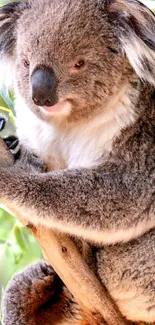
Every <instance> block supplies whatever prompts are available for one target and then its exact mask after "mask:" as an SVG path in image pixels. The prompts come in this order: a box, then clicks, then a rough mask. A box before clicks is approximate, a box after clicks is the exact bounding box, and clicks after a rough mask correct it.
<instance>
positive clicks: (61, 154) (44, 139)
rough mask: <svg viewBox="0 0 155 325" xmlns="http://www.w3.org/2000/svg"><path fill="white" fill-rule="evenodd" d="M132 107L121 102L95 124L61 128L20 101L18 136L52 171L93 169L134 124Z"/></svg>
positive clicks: (96, 119) (101, 115)
mask: <svg viewBox="0 0 155 325" xmlns="http://www.w3.org/2000/svg"><path fill="white" fill-rule="evenodd" d="M125 104H126V105H125ZM127 104H128V105H127ZM129 104H130V103H129V101H128V102H126V103H124V101H123V102H119V106H118V107H116V108H115V110H113V109H112V110H111V111H109V110H106V111H105V110H104V111H103V113H100V114H99V115H98V116H96V117H95V118H94V119H92V120H91V121H86V122H85V123H78V124H76V125H74V126H72V127H64V128H63V127H61V128H60V127H59V128H58V127H56V126H55V125H54V124H53V125H51V124H47V123H46V122H44V121H41V120H40V119H38V118H37V117H36V116H35V115H34V114H33V113H32V112H31V111H30V110H29V108H28V107H27V106H26V105H25V104H23V103H21V100H17V102H16V109H17V135H18V136H19V138H20V140H21V142H22V143H23V144H25V145H26V146H28V147H30V148H31V149H32V150H34V152H35V153H36V154H37V155H38V156H39V157H41V158H42V159H43V160H44V161H45V162H46V164H47V165H48V169H49V170H51V169H63V168H79V167H86V168H90V167H93V166H96V165H97V164H99V162H100V161H101V159H102V160H104V158H107V156H108V154H109V152H110V151H111V150H112V143H113V141H114V139H115V138H116V137H117V136H118V135H119V134H120V132H121V129H122V128H123V127H125V126H127V125H129V124H130V123H131V122H133V121H134V113H133V111H132V110H131V109H130V110H129ZM21 107H22V109H21Z"/></svg>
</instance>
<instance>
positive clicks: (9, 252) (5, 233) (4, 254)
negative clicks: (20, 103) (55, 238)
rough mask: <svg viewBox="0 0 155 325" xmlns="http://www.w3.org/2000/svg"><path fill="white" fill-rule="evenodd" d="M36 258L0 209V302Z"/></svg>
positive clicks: (0, 105) (29, 240) (1, 98)
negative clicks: (13, 279) (16, 276)
mask: <svg viewBox="0 0 155 325" xmlns="http://www.w3.org/2000/svg"><path fill="white" fill-rule="evenodd" d="M7 2H12V1H6V0H0V6H2V5H4V4H5V3H7ZM142 2H143V3H145V4H146V5H148V7H150V8H151V9H152V10H155V0H152V1H149V0H142ZM4 108H7V109H9V110H10V111H11V112H13V113H14V100H13V94H12V93H10V92H9V91H7V90H6V89H1V90H0V115H4V116H8V112H9V111H6V109H4ZM7 128H8V130H7V129H6V131H7V132H8V133H11V132H12V116H11V117H10V116H9V117H8V124H7ZM0 135H1V134H0ZM38 258H41V251H40V248H39V246H38V244H37V242H36V241H35V239H34V238H33V236H31V235H30V234H29V232H28V230H27V229H25V228H24V227H23V226H22V225H21V224H20V223H19V221H17V219H16V218H15V217H14V216H12V215H10V214H9V213H8V212H6V211H4V210H3V209H2V208H1V207H0V300H1V297H2V293H3V291H4V288H5V286H6V285H7V283H8V281H9V279H10V278H11V277H12V275H13V274H14V273H15V272H17V271H19V270H21V269H23V268H24V266H26V265H27V264H29V263H31V262H32V261H34V260H35V259H38ZM0 324H1V321H0Z"/></svg>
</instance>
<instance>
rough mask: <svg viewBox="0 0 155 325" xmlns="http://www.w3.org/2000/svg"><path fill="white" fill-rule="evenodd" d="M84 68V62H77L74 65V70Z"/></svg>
mask: <svg viewBox="0 0 155 325" xmlns="http://www.w3.org/2000/svg"><path fill="white" fill-rule="evenodd" d="M84 66H85V61H84V60H82V59H81V60H79V61H78V62H76V63H75V65H74V68H75V69H81V68H83V67H84Z"/></svg>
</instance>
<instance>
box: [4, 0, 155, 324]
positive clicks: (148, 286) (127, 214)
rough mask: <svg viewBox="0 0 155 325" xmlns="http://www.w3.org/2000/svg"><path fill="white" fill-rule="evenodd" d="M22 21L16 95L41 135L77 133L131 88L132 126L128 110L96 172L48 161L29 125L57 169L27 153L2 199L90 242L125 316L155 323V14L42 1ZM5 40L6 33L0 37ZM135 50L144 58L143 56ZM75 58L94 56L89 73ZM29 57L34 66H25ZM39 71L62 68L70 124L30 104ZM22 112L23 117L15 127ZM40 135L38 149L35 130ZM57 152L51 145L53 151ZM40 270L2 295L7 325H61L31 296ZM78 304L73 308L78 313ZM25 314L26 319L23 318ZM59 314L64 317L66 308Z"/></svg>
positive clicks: (7, 179) (113, 4)
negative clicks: (76, 66) (73, 68)
mask: <svg viewBox="0 0 155 325" xmlns="http://www.w3.org/2000/svg"><path fill="white" fill-rule="evenodd" d="M43 8H44V9H43ZM16 10H17V7H15V12H16ZM18 10H19V8H18ZM1 11H2V13H3V8H2V9H1ZM38 17H39V19H38ZM34 22H35V23H34ZM10 24H12V21H10ZM16 24H17V25H16ZM16 24H14V26H15V31H16V33H15V31H14V35H16V41H15V42H14V43H13V48H12V51H13V52H14V53H16V54H17V58H16V62H15V68H16V91H17V97H18V96H20V97H22V99H23V105H25V104H24V103H26V105H27V106H26V107H27V110H28V111H30V112H31V114H32V115H30V116H31V117H32V119H33V118H34V116H36V121H37V123H38V124H37V125H39V123H42V124H41V125H42V129H41V132H42V130H43V129H44V128H48V127H49V126H51V125H54V127H55V129H56V130H64V129H65V128H67V127H68V129H67V130H70V128H71V126H75V127H76V124H77V123H79V121H81V122H82V123H84V122H85V121H87V120H88V121H89V120H90V119H92V118H93V117H94V116H95V115H96V114H98V113H101V112H103V111H104V109H105V107H107V106H106V105H107V102H109V101H110V100H111V98H116V97H117V96H118V94H119V92H120V89H121V88H120V87H121V86H122V87H123V85H124V84H127V92H126V94H128V100H129V101H130V103H131V105H130V108H132V110H133V112H134V118H133V120H131V121H130V111H129V112H128V110H127V113H126V114H127V116H128V114H129V116H128V119H129V121H130V123H128V124H127V125H125V126H124V124H123V127H122V129H121V132H120V134H119V135H117V134H116V136H115V138H114V141H113V143H112V149H111V150H110V151H109V152H107V151H105V150H104V149H103V152H102V154H101V156H100V159H99V160H98V163H97V164H96V163H95V164H94V166H92V167H90V168H87V167H85V166H82V167H79V168H78V167H76V168H73V167H72V168H70V166H69V165H67V162H66V161H65V163H64V164H62V166H63V167H61V168H56V167H57V166H56V165H54V161H55V160H54V159H56V157H55V156H54V154H53V157H52V158H50V162H49V159H48V157H46V156H44V155H43V152H44V147H46V145H47V142H50V137H47V139H46V138H45V140H44V141H43V143H42V144H41V145H40V146H41V148H40V146H38V147H39V149H38V147H35V146H34V142H33V141H34V139H33V138H32V139H31V137H30V138H29V131H32V130H31V129H29V126H28V129H27V134H26V135H25V134H24V137H23V134H22V135H21V136H20V132H19V130H17V131H18V134H19V136H20V140H21V143H22V144H23V145H25V146H26V147H27V148H29V149H30V150H31V151H32V152H33V151H34V153H35V154H38V155H39V157H40V158H42V159H43V160H44V162H45V164H46V165H47V168H48V170H49V171H48V172H47V173H45V172H44V167H43V164H42V163H39V162H37V164H36V163H35V162H34V160H35V158H34V159H30V158H29V159H25V156H24V152H25V149H23V153H22V152H21V156H20V159H18V160H17V161H16V163H15V165H14V166H13V167H10V168H8V169H4V168H1V169H0V202H2V203H5V204H6V205H7V204H11V205H12V206H13V207H16V208H18V209H21V211H22V212H23V213H24V214H25V216H26V218H27V219H28V221H30V222H32V220H33V223H34V224H38V223H42V224H44V225H46V226H48V227H53V228H54V229H58V230H61V231H64V232H67V233H69V234H70V235H73V236H75V237H78V238H80V239H81V238H82V239H84V240H85V241H88V242H89V243H90V245H91V248H92V252H93V256H94V261H93V263H95V265H96V273H97V275H98V277H99V278H100V280H101V281H102V283H103V285H105V286H106V287H107V289H108V290H109V292H110V294H111V296H112V297H113V299H114V300H115V301H116V303H117V305H118V307H119V308H120V310H121V312H122V313H123V314H124V316H126V317H127V318H128V319H129V320H132V321H151V322H152V321H155V307H154V306H155V267H154V265H155V250H154V239H155V230H154V229H155V92H154V65H155V52H154V51H155V38H154V29H155V19H154V16H153V14H152V13H151V12H150V11H149V10H148V9H147V8H146V7H144V6H142V5H141V4H139V3H138V2H137V1H128V0H116V1H108V2H107V1H100V0H99V1H98V0H95V1H94V0H85V1H78V2H77V1H74V0H72V1H69V0H68V1H63V0H61V1H59V2H57V1H56V0H53V1H52V2H51V1H49V0H46V1H44V2H43V1H39V0H35V1H25V2H24V3H23V4H22V5H21V6H20V15H19V17H18V19H16ZM16 26H17V27H18V28H17V29H16ZM1 28H2V27H1ZM62 31H63V32H62ZM98 36H99V37H98ZM3 37H4V34H3V33H2V35H1V36H0V41H1V39H2V40H3ZM125 37H126V38H125ZM124 40H126V42H127V43H124V42H125V41H124ZM134 41H135V43H134ZM3 43H4V42H3ZM135 44H138V45H137V46H138V48H140V50H141V53H142V54H143V56H139V54H138V52H136V47H134V46H135ZM129 48H130V50H131V54H132V52H133V53H137V54H136V55H137V56H136V60H135V61H134V62H133V60H132V58H133V57H132V55H130V53H129V52H128V51H127V49H129ZM6 50H7V47H6ZM85 51H86V52H85ZM124 52H125V53H126V55H125V53H124ZM3 53H5V51H4V50H3ZM86 53H87V54H86ZM77 55H81V56H82V57H83V56H84V57H85V56H86V57H87V67H86V69H85V70H83V72H81V73H76V74H75V73H74V74H73V73H70V70H69V69H70V65H71V64H72V62H73V59H74V58H75V57H76V56H77ZM25 56H26V59H28V61H29V62H30V67H29V68H28V67H24V66H23V59H24V58H25ZM40 66H44V67H46V69H49V68H50V69H51V68H53V69H55V72H56V77H57V87H56V89H55V92H56V93H54V95H55V97H56V98H58V100H60V99H61V98H66V96H67V95H68V94H69V95H70V94H71V95H72V97H71V98H72V110H71V113H70V114H69V116H66V117H64V119H63V120H62V119H60V120H59V119H56V118H55V117H51V116H50V115H48V114H45V113H44V112H43V111H42V110H41V109H40V108H39V107H38V106H36V105H35V104H34V103H33V101H32V98H31V91H30V90H31V75H32V74H33V71H34V70H35V69H36V68H37V67H40ZM133 70H135V72H134V71H133ZM143 79H144V80H145V83H144V82H143V81H142V80H143ZM69 95H68V96H69ZM121 103H124V98H123V97H122V99H121ZM123 105H124V104H123ZM126 108H127V109H128V107H127V106H126ZM23 109H24V108H23ZM21 110H22V107H21ZM19 116H20V112H19V111H17V121H18V119H19ZM121 117H122V116H121ZM40 121H41V122H40ZM30 122H31V121H30ZM82 127H83V124H82ZM82 127H81V129H80V131H79V132H81V133H82V132H83V129H82ZM18 128H19V126H18ZM30 128H31V125H30ZM34 134H35V140H36V142H35V143H38V141H39V139H38V138H37V133H34ZM60 135H61V133H60ZM39 136H40V133H38V137H39ZM51 137H52V135H51ZM69 140H70V138H69ZM90 140H91V139H90ZM60 144H61V142H60ZM87 145H89V143H88V144H87ZM42 146H43V147H42ZM58 149H59V148H58ZM86 149H87V148H86ZM86 149H85V150H86ZM54 150H55V149H54V147H53V148H52V147H50V146H49V151H48V154H49V153H51V152H54ZM30 156H31V155H30ZM30 156H29V155H28V157H30ZM22 157H23V158H22ZM50 157H51V156H50ZM61 158H62V157H61ZM82 158H83V157H81V160H82ZM52 163H53V166H54V167H53V168H52V167H51V165H52ZM50 164H51V165H50ZM49 165H50V167H49ZM60 165H61V164H60ZM38 166H39V167H38ZM47 268H48V267H47ZM32 270H34V272H35V276H36V278H37V277H39V278H43V279H44V275H43V274H41V276H40V265H39V264H38V266H37V265H35V267H34V266H32V268H31V266H30V268H28V269H27V270H26V271H23V273H21V274H20V275H17V276H15V279H13V280H12V281H11V283H10V285H9V287H8V290H7V291H6V296H5V299H4V325H13V324H15V322H16V324H23V325H25V324H28V325H32V324H33V325H34V324H42V322H43V321H44V320H46V324H49V325H50V324H54V323H55V318H53V316H52V315H53V312H52V307H51V305H50V307H51V314H50V316H49V309H48V311H47V309H46V308H44V307H42V308H41V310H40V305H39V303H38V297H37V295H36V298H35V299H36V300H35V301H36V305H35V302H34V300H33V298H32V301H31V297H32V292H33V290H32V292H31V288H33V281H32V282H31V280H30V282H29V281H27V279H28V278H29V277H30V278H31V279H32V278H33V277H35V276H34V274H33V276H32V275H31V272H32ZM32 273H33V272H32ZM18 279H19V280H18ZM20 279H22V281H21V280H20ZM59 281H60V280H58V282H59ZM21 282H23V284H24V283H26V290H27V291H26V292H27V293H26V294H25V296H22V285H21ZM10 288H11V289H10ZM15 288H16V289H17V292H18V294H17V297H16V292H15V294H14V290H15ZM42 290H43V292H44V288H42ZM20 291H21V297H19V296H20V295H19V292H20ZM12 296H14V301H12V298H10V297H12ZM43 296H44V294H43ZM66 299H67V301H70V296H69V293H67V298H66V296H65V295H61V299H60V300H61V302H62V305H63V302H64V301H66ZM10 301H11V304H10ZM27 301H28V302H27ZM50 302H51V301H50ZM43 303H44V298H43ZM54 303H55V300H54V302H53V304H54ZM27 304H28V307H29V304H30V305H32V306H36V310H37V312H38V315H39V316H38V317H40V318H39V320H38V319H37V320H36V319H35V320H34V312H33V313H32V318H31V317H29V314H28V310H29V308H27ZM73 305H74V304H73ZM73 305H72V304H71V305H70V304H69V306H70V309H69V310H70V313H72V308H73ZM74 307H75V306H74ZM31 308H32V307H31ZM57 308H58V307H57ZM73 309H74V308H73ZM77 309H78V307H77ZM134 309H135V310H134ZM21 310H24V311H23V313H19V311H20V312H21ZM36 310H35V312H36ZM25 312H26V313H25ZM60 313H61V314H62V315H63V313H62V310H61V312H60ZM78 313H79V315H80V310H78ZM47 315H48V316H47ZM67 315H70V314H67ZM73 315H74V313H73ZM74 316H75V315H74ZM74 316H73V323H74V324H75V320H76V321H77V319H76V317H74ZM26 317H28V318H26ZM47 318H48V320H47ZM15 319H16V321H15ZM62 319H63V316H62ZM79 319H80V316H79ZM39 321H40V323H39ZM59 323H60V324H61V321H59ZM77 324H80V321H79V323H78V322H77Z"/></svg>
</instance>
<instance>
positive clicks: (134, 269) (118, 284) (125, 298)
mask: <svg viewBox="0 0 155 325" xmlns="http://www.w3.org/2000/svg"><path fill="white" fill-rule="evenodd" d="M96 260H97V270H98V275H99V277H100V279H101V281H102V282H103V283H104V285H105V286H106V287H107V289H108V291H109V292H110V294H111V296H112V297H113V298H114V300H115V301H116V302H117V305H118V307H119V308H120V310H121V312H122V313H123V315H126V317H127V318H128V319H130V320H132V319H133V320H134V321H136V319H137V321H138V320H139V319H143V320H144V321H146V322H149V321H150V322H153V321H154V319H155V229H152V230H151V231H149V232H148V233H146V234H145V235H143V236H142V237H140V238H138V239H136V240H132V241H131V242H129V243H122V244H116V245H109V246H107V245H106V246H104V247H103V248H100V249H99V250H98V252H97V255H96Z"/></svg>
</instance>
